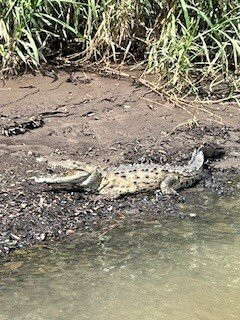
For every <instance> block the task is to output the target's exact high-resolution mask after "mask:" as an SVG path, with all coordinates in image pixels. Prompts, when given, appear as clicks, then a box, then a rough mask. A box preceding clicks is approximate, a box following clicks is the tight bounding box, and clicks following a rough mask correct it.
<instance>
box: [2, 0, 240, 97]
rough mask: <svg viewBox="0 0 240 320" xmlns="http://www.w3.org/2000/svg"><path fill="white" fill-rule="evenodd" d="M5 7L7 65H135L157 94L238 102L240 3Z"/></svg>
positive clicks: (16, 1) (17, 3) (56, 0)
mask: <svg viewBox="0 0 240 320" xmlns="http://www.w3.org/2000/svg"><path fill="white" fill-rule="evenodd" d="M0 12H1V14H0V63H1V65H2V69H3V70H13V71H17V70H18V68H19V67H21V68H22V67H23V66H25V67H26V68H28V69H29V68H35V69H36V68H38V67H39V65H40V64H41V63H42V62H52V61H55V62H56V61H58V63H59V64H60V63H65V62H68V63H70V64H73V65H85V64H86V63H89V62H90V63H94V64H100V63H101V64H104V65H105V66H106V65H107V66H109V65H110V64H112V63H115V64H118V66H119V67H118V69H119V68H120V67H121V66H123V65H126V64H127V65H129V64H131V65H135V66H137V67H138V68H139V67H141V69H142V75H141V77H140V81H141V82H142V83H144V84H147V83H148V81H149V75H152V74H155V78H154V81H151V87H152V88H154V89H155V90H156V91H157V92H167V93H168V95H170V96H174V95H177V96H178V97H179V96H181V97H182V98H183V99H184V97H187V96H189V95H195V96H196V97H198V96H201V97H205V98H207V99H209V98H211V97H212V96H213V97H214V99H216V98H218V100H221V99H222V100H227V99H229V98H231V99H235V100H236V101H238V95H237V94H236V92H237V91H239V82H240V80H239V61H240V29H239V21H240V4H239V1H238V0H232V1H223V0H209V1H205V0H198V1H197V0H177V1H173V0H153V1H150V0H141V1H138V0H117V1H116V0H108V1H106V0H105V1H104V0H83V1H79V0H76V1H73V0H3V1H2V2H1V4H0ZM204 101H205V100H204Z"/></svg>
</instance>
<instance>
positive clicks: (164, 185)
mask: <svg viewBox="0 0 240 320" xmlns="http://www.w3.org/2000/svg"><path fill="white" fill-rule="evenodd" d="M178 182H179V178H178V175H176V174H168V175H167V176H166V177H165V179H164V180H163V181H162V182H161V184H160V189H161V191H162V193H163V194H172V195H178V192H177V191H176V190H175V189H174V188H173V187H174V185H176V184H177V183H178Z"/></svg>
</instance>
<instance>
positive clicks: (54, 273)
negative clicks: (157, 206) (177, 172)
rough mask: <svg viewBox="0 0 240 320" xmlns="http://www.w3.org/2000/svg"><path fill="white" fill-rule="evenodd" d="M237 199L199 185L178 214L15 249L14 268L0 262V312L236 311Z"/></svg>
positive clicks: (21, 319) (66, 315)
mask: <svg viewBox="0 0 240 320" xmlns="http://www.w3.org/2000/svg"><path fill="white" fill-rule="evenodd" d="M239 205H240V198H239V194H235V195H231V196H229V195H228V196H223V195H220V196H217V195H214V194H211V193H207V192H206V193H202V194H198V195H197V196H193V198H192V200H191V204H188V205H185V206H184V205H182V207H181V210H182V211H184V212H185V213H189V214H190V217H189V218H186V219H180V218H159V219H158V220H157V221H145V222H142V223H135V224H133V225H131V226H130V225H125V224H124V223H123V224H122V225H121V226H117V227H115V228H113V229H112V230H111V231H109V232H108V233H106V234H105V235H100V236H98V237H95V238H94V239H93V240H88V241H86V240H85V241H84V242H83V241H82V240H81V237H80V239H79V240H74V241H72V242H71V243H59V244H57V245H55V246H54V247H53V248H50V249H49V250H47V249H45V250H43V249H41V248H39V249H37V248H36V249H35V250H30V251H29V252H28V253H27V254H26V253H25V252H18V254H17V255H16V258H15V260H16V261H15V263H20V264H21V262H24V263H23V265H22V266H21V268H15V270H12V271H10V270H7V269H6V265H5V267H1V268H0V271H1V273H0V320H28V319H29V320H30V319H31V320H33V319H35V320H48V319H49V320H55V319H56V320H65V319H71V320H82V319H89V320H90V319H91V320H93V319H94V320H126V319H127V320H139V319H142V320H160V319H161V320H233V319H240V210H239ZM12 269H14V265H13V267H12Z"/></svg>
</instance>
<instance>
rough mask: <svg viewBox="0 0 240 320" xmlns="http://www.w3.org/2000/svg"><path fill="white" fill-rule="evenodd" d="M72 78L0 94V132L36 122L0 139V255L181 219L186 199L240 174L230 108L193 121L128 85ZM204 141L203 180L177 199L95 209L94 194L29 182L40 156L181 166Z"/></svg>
mask: <svg viewBox="0 0 240 320" xmlns="http://www.w3.org/2000/svg"><path fill="white" fill-rule="evenodd" d="M76 77H78V78H76V79H77V80H78V81H69V75H68V74H67V73H64V72H62V73H60V74H59V78H58V80H57V81H54V82H52V79H51V78H48V77H43V76H40V75H37V76H35V77H34V76H32V75H25V76H23V77H21V78H17V79H14V80H9V81H6V82H5V85H4V86H2V87H1V91H0V106H1V112H0V125H1V128H2V129H3V128H4V130H5V129H6V128H9V127H12V126H14V125H16V123H20V122H21V121H22V119H29V117H31V116H38V115H40V114H42V115H43V120H44V123H43V124H42V126H40V127H39V128H36V129H34V130H30V129H29V130H27V132H26V133H24V134H18V135H11V136H9V137H8V136H6V135H1V136H0V145H1V149H0V160H1V169H2V170H1V173H0V180H1V185H0V254H5V253H9V252H11V251H13V250H14V249H15V248H22V247H24V246H27V245H31V244H35V243H38V242H48V241H51V240H55V239H59V238H63V237H70V239H71V237H73V236H74V235H76V234H77V233H78V232H79V231H81V230H82V229H83V228H84V229H87V230H89V231H91V230H96V229H98V230H102V232H107V230H108V229H109V228H111V226H113V225H114V224H116V223H121V221H123V220H126V219H129V220H130V221H131V219H133V220H137V219H143V218H144V217H146V216H148V218H149V219H151V217H152V218H153V219H154V217H156V216H158V215H174V216H176V217H179V219H181V218H184V217H185V215H184V213H183V212H182V211H181V210H180V206H179V204H181V203H187V202H188V199H189V198H190V197H191V193H192V192H201V190H203V188H211V189H213V190H215V191H214V192H217V193H221V192H231V191H233V190H234V188H236V184H232V181H233V177H234V175H235V174H236V172H238V171H239V167H240V164H239V156H240V109H239V107H238V106H237V105H236V104H234V103H225V104H214V105H212V106H205V105H204V106H203V107H202V108H200V109H199V110H198V111H196V110H195V113H194V115H193V110H192V109H189V110H186V109H181V108H178V107H175V106H173V105H171V104H170V103H168V102H166V101H164V100H163V99H162V100H161V98H160V97H159V96H157V95H155V94H153V93H152V92H151V91H149V89H147V88H145V87H139V86H137V85H136V84H133V83H132V82H130V81H126V80H123V79H112V78H106V77H100V76H98V75H96V74H87V75H84V74H83V73H81V72H79V73H77V74H76ZM84 79H85V80H84ZM86 79H87V80H86ZM189 111H190V112H191V113H192V114H190V113H189ZM193 119H195V120H197V121H195V122H196V123H195V125H193ZM189 125H192V126H191V127H190V126H189ZM204 143H205V145H206V147H205V153H206V158H207V159H206V164H205V171H204V172H205V173H204V179H203V180H202V181H201V182H200V183H199V184H198V185H196V186H194V187H193V188H190V189H188V190H184V191H183V192H181V194H180V197H178V198H170V199H169V198H165V197H162V196H161V194H160V193H159V192H158V191H156V192H152V193H147V194H138V195H134V196H126V197H124V198H122V199H118V200H114V201H106V200H103V201H101V200H99V201H95V198H94V196H93V195H90V196H89V195H88V194H80V193H78V192H66V191H64V190H63V191H58V190H53V189H52V188H49V187H47V186H40V185H36V184H35V183H34V182H33V181H32V180H31V177H32V176H35V175H39V174H41V173H44V172H46V167H45V165H44V163H41V162H37V161H36V160H37V159H39V158H41V157H46V158H54V159H69V158H71V159H78V160H82V161H87V162H91V163H94V164H101V163H104V164H111V165H112V164H119V163H133V162H151V161H152V162H157V163H159V162H160V163H166V162H171V163H182V162H184V161H186V160H187V159H189V157H190V156H191V152H192V151H193V149H194V148H196V147H198V146H200V145H201V144H204ZM209 146H210V147H209ZM212 146H213V147H212ZM190 218H194V213H193V215H192V217H191V216H190Z"/></svg>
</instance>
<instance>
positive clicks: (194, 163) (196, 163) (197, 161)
mask: <svg viewBox="0 0 240 320" xmlns="http://www.w3.org/2000/svg"><path fill="white" fill-rule="evenodd" d="M203 162H204V154H203V151H202V150H200V149H198V150H197V149H195V150H194V151H193V153H192V157H191V159H190V161H189V162H188V164H187V168H188V170H189V171H197V170H199V169H201V167H202V166H203Z"/></svg>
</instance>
